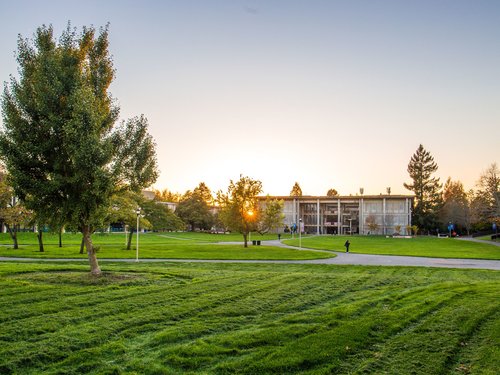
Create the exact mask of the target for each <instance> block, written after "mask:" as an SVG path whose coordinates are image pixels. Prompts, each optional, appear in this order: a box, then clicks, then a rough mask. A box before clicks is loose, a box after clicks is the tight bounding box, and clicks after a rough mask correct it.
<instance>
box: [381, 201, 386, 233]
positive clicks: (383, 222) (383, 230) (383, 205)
mask: <svg viewBox="0 0 500 375" xmlns="http://www.w3.org/2000/svg"><path fill="white" fill-rule="evenodd" d="M382 213H383V214H382V219H383V221H382V225H383V226H384V228H383V229H382V234H384V235H385V234H387V233H386V232H387V227H386V221H385V198H384V200H383V203H382Z"/></svg>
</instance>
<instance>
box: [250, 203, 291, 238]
mask: <svg viewBox="0 0 500 375" xmlns="http://www.w3.org/2000/svg"><path fill="white" fill-rule="evenodd" d="M284 205H285V202H284V201H283V200H278V199H271V198H270V197H269V196H267V198H266V202H265V205H264V209H263V210H262V213H261V215H260V216H261V217H260V220H259V223H258V226H257V231H258V232H259V233H260V234H264V233H268V232H270V231H273V230H276V229H278V228H281V227H282V226H283V224H284V222H283V221H284V220H285V215H284V214H283V207H284Z"/></svg>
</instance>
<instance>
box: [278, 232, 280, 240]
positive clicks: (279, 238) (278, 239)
mask: <svg viewBox="0 0 500 375" xmlns="http://www.w3.org/2000/svg"><path fill="white" fill-rule="evenodd" d="M278 241H281V233H278Z"/></svg>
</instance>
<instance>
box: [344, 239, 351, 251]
mask: <svg viewBox="0 0 500 375" xmlns="http://www.w3.org/2000/svg"><path fill="white" fill-rule="evenodd" d="M350 244H351V243H350V242H349V240H347V241H346V242H345V244H344V246H345V252H346V253H348V252H349V245H350Z"/></svg>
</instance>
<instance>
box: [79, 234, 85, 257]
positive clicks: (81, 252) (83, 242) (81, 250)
mask: <svg viewBox="0 0 500 375" xmlns="http://www.w3.org/2000/svg"><path fill="white" fill-rule="evenodd" d="M84 247H85V241H84V240H83V237H82V243H81V244H80V254H83V248H84Z"/></svg>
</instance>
